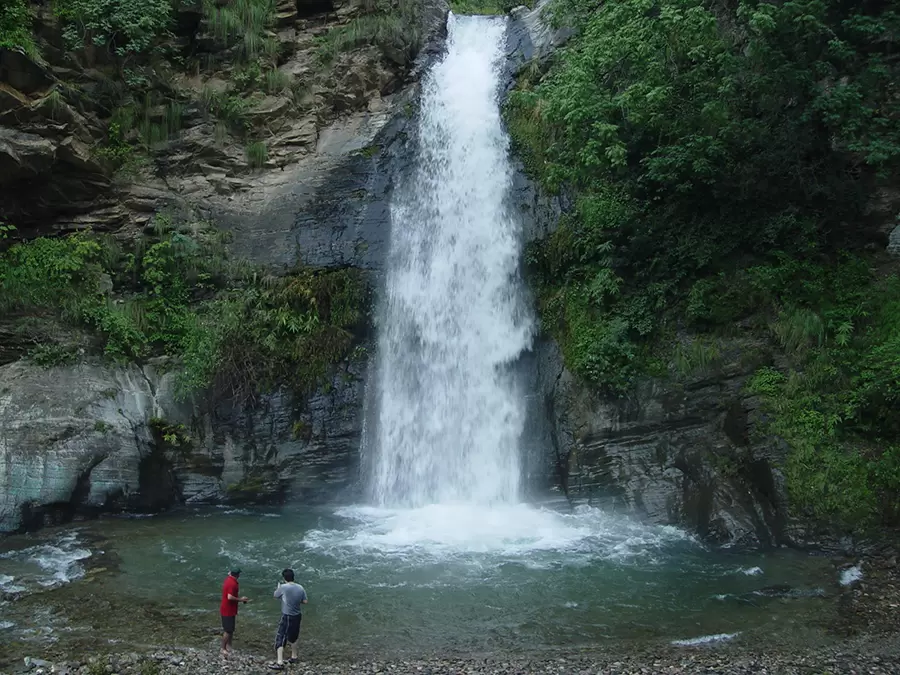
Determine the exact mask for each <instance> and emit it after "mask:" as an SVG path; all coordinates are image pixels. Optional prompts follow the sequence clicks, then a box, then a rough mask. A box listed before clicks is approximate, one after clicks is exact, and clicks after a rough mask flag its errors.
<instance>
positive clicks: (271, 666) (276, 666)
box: [269, 663, 284, 670]
mask: <svg viewBox="0 0 900 675" xmlns="http://www.w3.org/2000/svg"><path fill="white" fill-rule="evenodd" d="M269 670H284V664H283V663H270V664H269Z"/></svg>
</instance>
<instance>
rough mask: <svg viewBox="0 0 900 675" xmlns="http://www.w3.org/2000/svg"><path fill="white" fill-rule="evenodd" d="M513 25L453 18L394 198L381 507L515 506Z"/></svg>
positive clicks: (519, 327)
mask: <svg viewBox="0 0 900 675" xmlns="http://www.w3.org/2000/svg"><path fill="white" fill-rule="evenodd" d="M505 31H506V23H505V19H497V18H486V17H455V16H453V15H451V16H450V19H449V24H448V39H447V52H446V55H445V56H444V58H443V59H442V60H441V61H440V62H439V63H437V64H436V65H435V66H434V67H433V68H432V69H431V71H430V73H429V75H428V76H427V78H426V80H425V82H424V88H423V92H422V101H421V110H420V121H419V125H420V126H419V150H418V157H417V162H416V165H415V170H414V171H413V173H412V175H411V176H407V177H406V181H405V183H404V184H402V185H400V186H399V187H398V189H397V191H396V192H395V194H394V196H393V200H392V203H391V253H390V257H389V260H388V267H387V280H386V293H385V302H384V308H383V313H382V316H381V322H380V337H379V343H378V349H379V369H378V376H377V384H376V386H377V392H376V395H377V398H378V402H377V410H378V412H377V415H378V418H377V424H376V434H377V438H376V452H377V456H376V462H375V475H374V493H375V495H374V496H375V500H376V502H377V503H378V504H380V505H383V506H404V507H419V506H424V505H427V504H447V503H456V504H472V505H476V504H477V505H489V504H493V505H499V504H511V503H513V502H515V501H517V499H518V497H519V480H520V473H521V471H520V460H519V440H520V436H521V433H522V429H523V425H524V417H525V410H524V398H523V396H522V395H521V392H519V391H517V388H516V386H515V383H514V381H513V378H512V377H511V376H510V374H509V373H508V372H507V370H508V366H509V364H510V363H511V362H513V361H514V360H515V359H516V358H517V357H518V356H519V355H520V354H521V353H522V351H523V350H525V349H527V348H528V346H529V344H530V341H531V335H532V322H531V320H530V316H529V314H528V311H527V309H526V308H525V307H524V306H523V304H522V303H521V301H520V297H519V292H518V280H517V267H518V263H519V256H520V253H521V243H520V240H521V238H520V233H519V227H518V224H517V220H516V218H515V217H514V214H513V213H512V212H511V211H510V210H509V208H508V207H507V205H506V199H507V196H508V193H509V188H510V186H511V179H512V168H511V165H510V162H509V154H508V138H507V136H506V134H505V133H504V131H503V128H502V125H501V119H500V109H499V103H498V95H499V91H498V88H499V79H500V74H501V68H502V65H503V44H504V38H505Z"/></svg>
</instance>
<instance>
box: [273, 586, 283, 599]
mask: <svg viewBox="0 0 900 675" xmlns="http://www.w3.org/2000/svg"><path fill="white" fill-rule="evenodd" d="M282 595H284V591H283V590H281V584H280V583H279V584H278V585H277V586H276V587H275V597H276V598H280V597H281V596H282Z"/></svg>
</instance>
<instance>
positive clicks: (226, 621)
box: [222, 616, 237, 633]
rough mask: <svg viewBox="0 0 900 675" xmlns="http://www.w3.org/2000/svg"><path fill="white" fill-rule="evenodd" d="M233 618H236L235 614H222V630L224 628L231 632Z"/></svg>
mask: <svg viewBox="0 0 900 675" xmlns="http://www.w3.org/2000/svg"><path fill="white" fill-rule="evenodd" d="M235 619H237V617H236V616H223V617H222V630H224V631H225V632H226V633H233V632H234V621H235Z"/></svg>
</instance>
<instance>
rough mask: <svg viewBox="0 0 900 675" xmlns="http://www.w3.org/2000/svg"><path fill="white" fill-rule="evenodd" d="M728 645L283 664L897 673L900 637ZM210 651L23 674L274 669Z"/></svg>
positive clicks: (504, 670)
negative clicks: (815, 644)
mask: <svg viewBox="0 0 900 675" xmlns="http://www.w3.org/2000/svg"><path fill="white" fill-rule="evenodd" d="M760 647H761V646H757V649H755V650H753V651H742V650H734V649H732V648H721V647H720V648H714V647H690V648H674V647H672V648H656V649H642V650H638V651H634V652H631V653H628V654H623V653H618V652H612V653H610V652H590V653H578V654H575V655H572V654H566V655H562V654H541V655H536V656H534V657H531V658H523V657H521V656H517V657H515V658H509V657H497V656H491V657H466V658H444V659H437V658H431V659H402V660H388V661H382V660H372V661H332V662H327V663H322V662H316V661H312V660H301V661H300V662H299V663H296V664H287V665H286V667H285V670H284V671H283V672H285V673H289V674H290V675H345V674H347V673H372V674H373V675H374V674H379V675H406V674H407V673H408V674H410V675H451V674H452V675H457V674H466V675H481V674H482V673H484V674H487V673H491V674H497V675H530V674H532V673H534V674H538V673H542V674H554V673H555V674H562V673H567V674H568V673H572V674H578V675H588V674H591V675H593V674H596V673H609V674H610V675H638V674H640V675H648V674H651V673H666V674H673V673H721V674H723V675H732V674H734V675H751V674H752V675H763V674H768V673H771V674H774V673H785V674H794V673H796V674H798V675H799V674H804V675H806V674H810V673H829V674H837V673H848V674H863V673H866V674H868V675H882V674H887V673H900V639H898V636H897V635H893V636H883V637H879V638H871V637H869V638H865V639H858V640H853V641H850V642H842V643H841V644H839V645H836V646H834V647H832V648H828V649H824V650H822V649H819V650H815V651H802V652H798V653H793V654H787V653H778V652H775V653H771V652H766V651H764V650H762V649H761V648H760ZM215 654H216V653H215V651H214V649H213V648H212V647H211V648H210V649H207V650H178V651H175V650H160V651H155V652H150V653H147V654H136V653H135V654H121V655H117V656H105V657H95V658H92V659H88V660H87V661H71V662H67V663H49V662H47V661H41V660H37V659H34V660H29V661H28V662H27V663H25V664H23V669H22V672H30V673H33V674H34V675H48V674H49V673H55V674H56V675H101V674H106V675H112V674H114V673H118V674H120V675H126V674H127V675H132V674H133V675H185V674H188V673H190V674H192V675H195V674H196V675H206V674H207V673H209V674H212V673H229V674H232V675H251V674H253V675H256V674H257V673H264V672H273V671H270V670H269V669H268V665H269V664H270V663H271V661H269V660H267V659H266V658H265V657H263V656H258V655H250V654H241V653H236V654H235V655H233V656H232V658H231V659H229V660H228V661H222V660H220V659H219V658H218V657H217V656H216V655H215Z"/></svg>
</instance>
